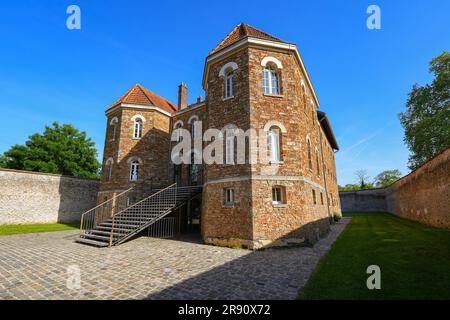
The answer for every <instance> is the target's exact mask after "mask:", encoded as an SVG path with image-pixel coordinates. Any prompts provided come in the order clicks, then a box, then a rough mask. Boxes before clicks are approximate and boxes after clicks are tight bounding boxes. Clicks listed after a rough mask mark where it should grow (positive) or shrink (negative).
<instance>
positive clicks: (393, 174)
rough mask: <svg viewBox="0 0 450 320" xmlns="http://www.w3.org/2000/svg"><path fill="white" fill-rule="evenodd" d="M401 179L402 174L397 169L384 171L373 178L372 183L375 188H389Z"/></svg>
mask: <svg viewBox="0 0 450 320" xmlns="http://www.w3.org/2000/svg"><path fill="white" fill-rule="evenodd" d="M401 177H402V173H401V172H400V170H398V169H395V170H385V171H383V172H381V173H379V174H378V175H377V176H376V177H375V181H374V183H375V186H376V187H377V188H384V187H387V186H390V185H391V184H393V183H394V182H395V181H397V180H398V179H400V178H401Z"/></svg>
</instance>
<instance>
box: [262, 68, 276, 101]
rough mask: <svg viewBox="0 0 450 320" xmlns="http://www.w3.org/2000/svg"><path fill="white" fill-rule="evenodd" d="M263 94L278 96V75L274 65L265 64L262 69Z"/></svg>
mask: <svg viewBox="0 0 450 320" xmlns="http://www.w3.org/2000/svg"><path fill="white" fill-rule="evenodd" d="M263 90H264V94H280V79H279V73H278V71H277V69H276V67H275V66H274V64H272V63H270V64H267V65H266V66H265V67H264V69H263Z"/></svg>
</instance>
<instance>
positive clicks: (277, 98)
mask: <svg viewBox="0 0 450 320" xmlns="http://www.w3.org/2000/svg"><path fill="white" fill-rule="evenodd" d="M263 40H264V41H266V42H263V43H258V41H259V42H260V41H263ZM264 61H268V62H264ZM228 66H229V67H228ZM266 66H267V68H276V71H275V72H276V74H277V77H278V80H279V88H280V92H278V93H277V94H264V90H263V86H262V82H263V68H265V67H266ZM225 72H226V75H225ZM230 74H231V75H232V86H231V89H232V93H233V94H232V96H231V97H225V90H226V80H225V77H227V76H228V75H230ZM204 75H205V76H204V81H203V87H204V89H205V92H206V100H205V101H201V100H198V101H197V103H195V104H192V105H189V106H187V107H186V106H185V100H186V99H185V98H186V97H185V95H187V87H186V86H185V85H184V84H183V85H182V86H180V90H179V91H180V92H181V93H182V94H183V97H180V98H179V103H178V107H177V110H175V111H173V112H170V110H169V112H168V111H167V110H168V108H170V107H172V105H173V104H170V103H169V102H167V101H165V100H164V99H163V98H161V97H159V99H156V98H155V97H154V96H156V95H154V94H153V93H151V92H150V91H148V90H146V89H144V88H141V87H138V88H135V89H133V88H132V89H131V90H130V91H129V92H131V94H126V95H125V96H124V97H122V98H121V99H120V100H119V103H116V104H115V105H113V106H112V108H110V109H108V111H107V116H108V130H107V134H106V143H105V152H104V170H103V172H104V177H103V184H102V188H101V192H102V193H103V194H102V195H103V196H104V195H106V194H110V195H111V194H113V193H114V192H118V191H120V190H124V189H126V188H127V187H128V186H130V185H132V184H133V183H136V184H138V185H139V187H142V186H145V185H148V183H149V179H151V178H152V179H153V180H152V181H153V183H155V180H157V181H158V182H159V183H160V184H161V186H163V185H169V184H170V183H173V181H178V182H179V183H180V184H182V185H189V184H193V183H196V184H202V185H203V195H202V201H201V232H202V236H203V239H204V241H205V242H206V243H212V244H218V245H233V246H235V245H236V246H245V247H248V248H259V247H263V246H266V245H278V244H286V243H291V242H292V243H299V242H302V241H305V240H310V241H311V240H315V239H316V238H317V237H318V236H319V235H321V234H323V233H325V232H327V231H328V229H329V225H330V223H331V220H332V219H331V218H332V217H333V215H334V214H340V205H339V201H338V199H339V197H338V191H337V182H336V169H335V163H334V151H335V150H337V149H338V147H337V143H336V141H335V139H334V136H333V133H332V130H331V127H330V125H329V123H328V119H327V118H326V116H325V114H324V113H323V112H322V113H320V112H318V102H317V98H316V96H315V93H314V89H313V87H312V85H311V83H310V81H309V77H308V75H307V73H306V69H305V68H304V66H303V62H302V61H301V58H300V55H299V54H298V51H297V48H296V46H295V45H293V44H287V43H286V42H284V41H283V40H280V39H278V38H275V37H273V36H270V35H268V34H266V33H264V32H262V31H259V30H257V29H254V28H252V27H250V26H247V25H244V24H241V25H239V26H237V27H236V28H235V29H233V31H232V32H231V33H230V34H229V35H228V36H227V37H226V38H225V39H224V41H222V42H221V43H220V44H219V46H218V47H217V48H216V49H215V50H213V51H212V52H211V53H210V54H209V55H208V57H207V60H206V64H205V73H204ZM181 89H182V90H181ZM227 90H230V88H228V89H227ZM303 90H304V91H305V97H304V95H303ZM147 98H148V103H145V101H147ZM127 99H128V100H127ZM155 101H157V102H158V103H155ZM124 102H126V103H124ZM181 102H182V103H181ZM181 104H183V105H181ZM168 106H169V107H168ZM150 109H151V110H150ZM137 115H140V116H142V117H143V118H145V121H144V124H143V134H142V137H141V138H140V139H133V130H134V121H133V117H136V116H137ZM114 117H117V118H118V125H119V128H120V130H118V131H119V132H118V133H117V131H116V134H117V135H118V136H117V138H115V139H114V140H112V139H111V136H112V134H113V133H112V130H113V126H111V125H109V124H110V122H111V120H112V119H113V118H114ZM194 120H196V121H200V122H201V123H202V127H203V130H202V131H203V133H204V132H205V131H206V130H207V129H211V128H214V129H219V130H223V129H224V128H226V127H235V128H239V129H241V130H243V131H247V130H249V129H254V130H256V131H255V132H257V133H258V134H259V133H260V132H262V133H264V132H266V131H267V129H269V128H275V129H276V130H278V132H279V136H280V139H279V145H280V154H281V159H280V160H281V162H280V163H277V164H275V165H274V164H273V163H265V162H264V163H263V162H261V161H258V162H256V163H253V162H251V161H250V154H249V153H250V151H249V145H252V146H257V145H259V142H260V140H258V138H255V137H253V136H252V137H249V138H248V139H247V140H246V161H245V163H243V164H236V163H235V164H217V163H214V164H206V163H203V164H202V165H201V166H200V167H199V168H193V167H192V166H191V165H188V164H182V165H180V166H178V167H176V166H174V164H173V163H172V162H171V158H170V152H171V150H172V147H173V145H174V144H175V142H171V141H170V136H171V134H172V131H173V128H174V126H177V127H182V128H184V129H187V130H189V131H190V130H191V122H192V121H194ZM265 128H266V131H264V129H265ZM116 130H117V129H116ZM263 139H265V138H263ZM308 144H309V145H310V152H308ZM206 145H208V143H205V142H204V143H203V146H206ZM235 152H237V147H235ZM309 155H310V156H309ZM110 158H113V160H114V164H113V169H112V173H111V178H110V179H108V178H107V177H106V172H108V170H106V164H107V163H108V159H110ZM135 158H138V159H139V160H140V161H141V162H142V163H141V164H140V171H139V181H138V182H130V181H129V177H130V163H129V159H135ZM235 158H236V155H235ZM273 168H276V170H275V172H274V171H273ZM193 169H194V170H193ZM197 171H199V172H200V173H199V174H200V176H201V179H194V181H193V179H192V174H193V172H197ZM176 175H177V177H178V178H176V177H175V176H176ZM141 185H142V186H141ZM274 187H275V188H277V189H276V190H280V192H279V194H280V195H281V194H282V196H281V197H282V201H280V202H276V203H275V204H274V202H273V199H272V197H273V193H272V192H273V190H272V188H274ZM226 189H232V190H233V191H234V203H232V204H225V201H224V197H225V192H226V191H225V190H226ZM313 194H315V196H313ZM314 197H315V201H314Z"/></svg>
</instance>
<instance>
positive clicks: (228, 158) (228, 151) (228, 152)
mask: <svg viewBox="0 0 450 320" xmlns="http://www.w3.org/2000/svg"><path fill="white" fill-rule="evenodd" d="M234 141H235V139H234V133H233V131H232V130H231V129H228V130H227V131H226V137H225V164H234Z"/></svg>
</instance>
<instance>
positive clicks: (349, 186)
mask: <svg viewBox="0 0 450 320" xmlns="http://www.w3.org/2000/svg"><path fill="white" fill-rule="evenodd" d="M338 189H339V191H354V190H360V186H359V185H357V184H351V183H348V184H346V185H345V186H343V187H342V186H338Z"/></svg>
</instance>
